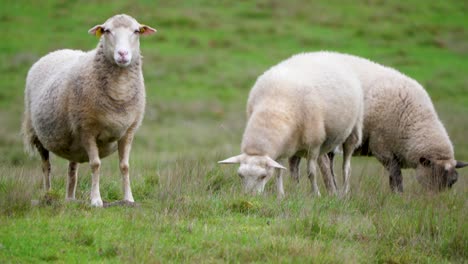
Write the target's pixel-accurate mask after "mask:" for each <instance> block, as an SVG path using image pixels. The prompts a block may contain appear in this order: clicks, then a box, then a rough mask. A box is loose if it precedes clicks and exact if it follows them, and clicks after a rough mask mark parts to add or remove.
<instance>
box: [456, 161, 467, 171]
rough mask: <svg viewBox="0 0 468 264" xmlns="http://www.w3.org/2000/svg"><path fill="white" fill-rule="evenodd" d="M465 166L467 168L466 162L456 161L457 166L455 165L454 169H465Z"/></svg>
mask: <svg viewBox="0 0 468 264" xmlns="http://www.w3.org/2000/svg"><path fill="white" fill-rule="evenodd" d="M466 166H468V162H464V161H458V160H457V165H455V168H456V169H461V168H463V167H466Z"/></svg>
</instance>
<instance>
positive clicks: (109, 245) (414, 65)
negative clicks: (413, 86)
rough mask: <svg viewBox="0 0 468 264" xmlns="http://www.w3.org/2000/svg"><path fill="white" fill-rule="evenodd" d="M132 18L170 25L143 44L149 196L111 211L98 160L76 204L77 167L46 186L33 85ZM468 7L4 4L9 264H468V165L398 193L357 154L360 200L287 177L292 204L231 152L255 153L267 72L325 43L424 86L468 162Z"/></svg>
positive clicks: (2, 161) (1, 192) (4, 199)
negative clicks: (96, 194)
mask: <svg viewBox="0 0 468 264" xmlns="http://www.w3.org/2000/svg"><path fill="white" fill-rule="evenodd" d="M116 13H128V14H130V15H133V16H135V17H136V18H137V19H138V20H139V21H140V22H142V23H146V24H148V25H150V26H152V27H154V28H156V29H158V33H157V34H156V35H154V36H151V37H148V38H145V39H143V40H142V41H141V42H142V43H141V49H142V52H143V55H144V75H145V81H146V86H147V94H148V98H147V111H146V115H145V120H144V122H143V125H142V127H141V128H140V130H139V131H138V134H137V138H136V139H135V142H134V147H133V150H132V156H131V178H132V187H133V193H134V197H135V199H136V200H137V201H138V202H139V203H140V206H139V207H135V208H130V207H111V208H106V209H95V208H91V207H89V206H88V203H89V190H90V171H89V169H88V167H87V165H86V164H84V165H81V166H80V169H79V175H80V176H79V184H78V190H77V197H78V199H79V200H81V201H84V202H83V203H66V202H65V201H64V197H65V182H66V178H65V175H66V169H67V164H66V162H65V161H64V160H61V159H60V158H57V157H52V174H53V181H52V185H53V191H52V192H51V193H48V194H44V193H43V191H42V182H41V181H42V175H41V170H40V161H39V158H38V157H37V156H36V157H33V158H30V157H28V156H27V155H26V154H25V153H24V152H23V146H22V142H21V138H20V136H19V128H20V122H21V113H22V109H23V90H24V80H25V76H26V74H27V71H28V69H29V67H30V66H31V65H32V64H33V63H34V62H35V61H36V60H37V59H38V58H40V57H41V56H43V55H45V54H46V53H48V52H50V51H53V50H56V49H59V48H74V49H83V50H89V49H92V48H94V47H95V46H96V43H97V40H96V38H94V37H92V36H90V35H88V34H87V30H88V29H89V28H91V27H92V26H94V25H95V24H98V23H102V22H103V21H104V20H105V19H107V18H108V17H110V16H112V15H113V14H116ZM467 13H468V5H466V4H465V3H464V2H463V1H455V0H454V1H435V2H430V3H429V2H427V1H422V0H408V1H404V2H401V3H400V2H395V1H379V0H371V1H358V2H356V1H337V0H329V1H299V0H291V1H273V0H271V1H270V0H268V1H267V0H262V1H255V2H254V1H250V2H249V1H202V0H198V1H178V0H177V1H158V3H154V1H138V2H132V3H130V2H127V1H111V2H109V1H107V2H105V1H96V2H93V3H89V2H85V1H59V0H54V1H45V2H44V1H42V2H30V1H11V0H7V1H4V3H2V8H1V9H0V26H1V28H2V41H0V121H1V124H2V125H1V126H0V153H2V155H1V156H0V262H1V263H4V262H6V263H8V262H13V263H17V262H21V263H23V262H46V261H55V262H59V263H63V262H66V263H68V262H126V263H141V262H149V263H154V262H299V263H311V262H313V263H376V262H377V263H418V262H423V263H450V262H453V263H464V262H466V261H467V259H468V255H467V252H468V224H467V223H468V221H467V214H466V212H467V209H468V207H467V203H466V197H467V193H468V180H467V177H466V176H467V174H468V173H467V172H466V171H463V170H460V178H459V181H458V182H457V183H456V185H455V186H454V188H453V189H452V190H451V191H449V192H444V193H441V194H437V195H435V194H429V193H426V192H424V191H423V190H422V189H421V187H420V186H419V185H418V184H417V183H416V181H415V180H414V177H412V176H413V174H414V171H411V170H408V171H405V172H404V184H405V193H404V194H402V195H394V194H392V193H391V192H390V190H389V186H388V178H387V176H386V174H385V171H384V170H383V168H382V167H381V165H380V164H378V163H377V162H376V161H375V159H373V158H353V174H352V193H351V195H350V196H349V197H347V198H346V199H339V198H335V197H327V196H325V197H321V198H316V197H313V196H312V195H311V193H310V184H309V183H308V181H307V179H306V177H303V178H302V179H301V184H300V185H299V186H296V185H294V184H293V182H292V181H291V180H290V178H289V177H286V179H285V191H286V193H287V196H286V198H285V199H283V200H281V201H278V200H277V199H276V195H275V188H274V183H273V182H272V183H270V184H269V185H268V186H267V191H266V194H265V195H263V196H259V197H247V196H243V195H242V193H241V186H240V181H239V180H238V179H237V178H238V177H236V176H235V169H236V168H235V166H232V167H231V166H225V167H222V166H218V165H217V164H216V161H217V160H220V159H222V158H226V157H228V156H231V155H234V154H238V152H239V149H240V147H239V145H240V139H241V135H242V131H243V128H244V122H245V114H244V113H245V110H244V109H245V102H246V98H247V94H248V91H249V89H250V87H251V86H252V84H253V83H254V81H255V78H256V77H257V76H258V75H259V74H261V73H262V72H263V71H265V70H266V69H267V68H268V67H270V66H271V65H273V64H275V63H277V62H279V61H280V60H283V59H285V58H287V57H289V56H290V55H292V54H295V53H298V52H302V51H314V50H336V51H341V52H349V53H353V54H356V55H359V56H363V57H367V58H370V59H372V60H374V61H377V62H380V63H382V64H386V65H389V66H392V67H395V68H397V69H399V70H400V71H402V72H404V73H405V74H407V75H409V76H411V77H413V78H415V79H416V80H418V81H419V82H420V83H421V84H423V85H424V86H425V88H426V89H427V91H428V92H429V94H430V95H431V97H432V99H433V101H434V104H435V106H436V109H437V111H438V113H439V115H440V118H441V120H442V121H443V123H444V125H445V126H446V128H447V130H448V132H449V135H450V137H451V139H452V141H453V143H454V146H455V150H456V156H457V158H458V159H461V160H468V141H467V140H466V130H467V128H468V115H467V113H468V88H467V87H468V75H467V74H466V73H467V72H468V63H467V61H468V19H467V18H466V14H467ZM339 163H340V161H338V162H337V168H336V169H338V167H339V166H338V165H339ZM465 170H466V169H465ZM302 171H304V168H302ZM303 174H304V173H303ZM340 180H341V178H340ZM340 182H341V181H340ZM320 184H321V185H320V188H321V189H322V193H325V190H324V186H323V184H322V182H321V180H320ZM120 186H121V182H120V176H119V171H118V162H117V157H116V155H112V156H110V157H109V158H106V159H104V160H103V169H102V177H101V194H102V196H103V199H104V200H106V201H115V200H119V199H121V197H122V191H121V187H120ZM32 200H38V201H39V202H38V205H35V206H33V205H31V201H32Z"/></svg>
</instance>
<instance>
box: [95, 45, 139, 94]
mask: <svg viewBox="0 0 468 264" xmlns="http://www.w3.org/2000/svg"><path fill="white" fill-rule="evenodd" d="M93 72H94V74H95V76H96V79H98V80H99V81H100V83H101V85H100V86H99V89H100V92H101V95H102V96H105V97H108V98H109V99H111V100H112V101H113V102H114V103H115V102H120V103H128V102H130V101H133V100H135V98H137V97H138V94H139V93H140V91H139V90H140V87H141V85H140V83H141V82H142V78H141V57H140V55H139V54H135V55H134V58H133V59H132V63H131V64H130V65H129V66H127V67H120V66H118V65H117V64H115V63H114V62H113V61H109V59H107V58H106V56H105V55H104V51H103V47H102V45H101V44H100V45H99V47H98V49H97V50H96V54H95V57H94V62H93Z"/></svg>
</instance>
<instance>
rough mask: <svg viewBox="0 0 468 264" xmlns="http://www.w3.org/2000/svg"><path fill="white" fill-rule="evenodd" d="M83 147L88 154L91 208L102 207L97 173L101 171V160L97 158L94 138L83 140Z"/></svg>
mask: <svg viewBox="0 0 468 264" xmlns="http://www.w3.org/2000/svg"><path fill="white" fill-rule="evenodd" d="M83 141H84V145H85V148H86V151H87V152H88V158H89V165H90V167H91V173H92V179H91V194H90V197H91V206H95V207H102V206H103V203H102V199H101V193H100V191H99V173H100V170H101V159H100V158H99V149H98V147H97V145H96V139H95V138H94V137H89V138H85V139H84V140H83Z"/></svg>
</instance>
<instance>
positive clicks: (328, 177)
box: [318, 154, 336, 195]
mask: <svg viewBox="0 0 468 264" xmlns="http://www.w3.org/2000/svg"><path fill="white" fill-rule="evenodd" d="M318 165H319V167H320V172H321V173H322V177H323V182H324V183H325V187H326V188H327V191H328V194H330V195H336V181H335V179H334V177H335V176H334V175H333V172H332V169H331V165H332V163H331V162H330V159H329V156H328V155H326V154H324V155H321V156H320V157H319V161H318Z"/></svg>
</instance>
